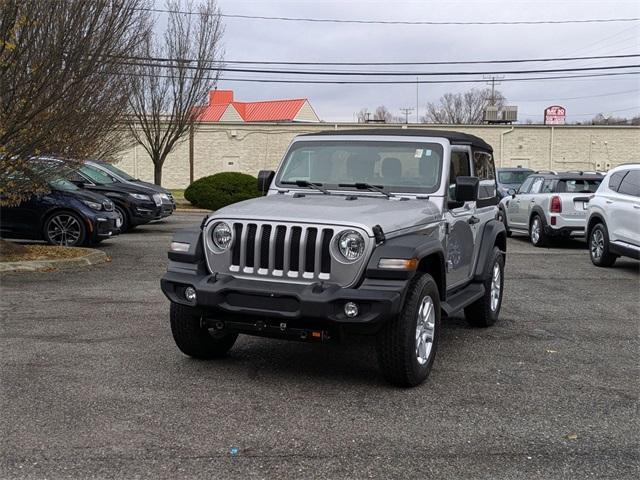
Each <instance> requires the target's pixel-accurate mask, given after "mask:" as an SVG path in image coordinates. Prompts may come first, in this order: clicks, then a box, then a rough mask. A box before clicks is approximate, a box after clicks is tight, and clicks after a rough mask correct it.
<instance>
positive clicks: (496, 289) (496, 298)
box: [491, 262, 502, 312]
mask: <svg viewBox="0 0 640 480" xmlns="http://www.w3.org/2000/svg"><path fill="white" fill-rule="evenodd" d="M501 277H502V275H501V273H500V265H499V264H498V262H496V263H494V264H493V274H492V276H491V311H492V312H495V311H496V310H497V309H498V305H499V304H500V292H501V290H502V285H501V283H502V282H501V280H502V278H501Z"/></svg>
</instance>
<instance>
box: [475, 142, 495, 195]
mask: <svg viewBox="0 0 640 480" xmlns="http://www.w3.org/2000/svg"><path fill="white" fill-rule="evenodd" d="M473 171H474V175H475V176H476V177H478V179H479V180H480V188H479V189H478V200H482V199H487V198H493V197H495V196H496V169H495V166H494V164H493V157H492V156H491V154H489V153H487V152H473Z"/></svg>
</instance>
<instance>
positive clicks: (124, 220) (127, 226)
mask: <svg viewBox="0 0 640 480" xmlns="http://www.w3.org/2000/svg"><path fill="white" fill-rule="evenodd" d="M114 208H115V212H116V215H118V217H119V218H120V222H121V225H120V231H121V232H122V233H125V232H128V231H129V230H131V228H132V227H131V222H130V221H129V215H128V214H127V211H126V210H125V209H124V207H121V206H120V205H118V204H117V203H116V204H115V205H114Z"/></svg>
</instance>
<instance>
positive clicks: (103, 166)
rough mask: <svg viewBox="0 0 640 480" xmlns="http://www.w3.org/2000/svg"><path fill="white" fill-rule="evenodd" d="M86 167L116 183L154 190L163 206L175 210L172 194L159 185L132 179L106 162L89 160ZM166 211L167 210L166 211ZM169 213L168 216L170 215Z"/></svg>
mask: <svg viewBox="0 0 640 480" xmlns="http://www.w3.org/2000/svg"><path fill="white" fill-rule="evenodd" d="M85 164H86V165H89V166H91V167H94V168H97V169H99V170H102V172H103V173H104V174H106V175H108V176H110V177H111V178H112V179H113V180H115V181H116V182H121V183H128V184H132V185H141V186H143V187H148V188H150V189H152V190H155V191H156V192H158V193H159V194H160V198H162V203H163V204H170V205H171V207H172V209H171V213H173V211H174V210H175V209H176V202H175V200H174V199H173V194H172V193H171V191H170V190H167V189H166V188H163V187H161V186H160V185H156V184H155V183H150V182H144V181H142V180H140V179H139V178H134V177H132V176H131V175H129V174H128V173H127V172H125V171H123V170H120V169H119V168H118V167H116V166H115V165H112V164H110V163H106V162H98V161H95V160H89V161H86V162H85ZM167 211H168V210H167ZM171 213H169V215H171Z"/></svg>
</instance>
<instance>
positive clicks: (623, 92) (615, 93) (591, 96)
mask: <svg viewBox="0 0 640 480" xmlns="http://www.w3.org/2000/svg"><path fill="white" fill-rule="evenodd" d="M627 93H640V90H637V89H635V90H623V91H621V92H610V93H602V94H598V95H583V96H580V97H564V98H559V97H555V98H536V99H521V100H517V101H516V102H515V103H523V102H552V101H564V100H580V99H583V98H597V97H613V96H616V95H625V94H627Z"/></svg>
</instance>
